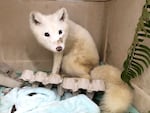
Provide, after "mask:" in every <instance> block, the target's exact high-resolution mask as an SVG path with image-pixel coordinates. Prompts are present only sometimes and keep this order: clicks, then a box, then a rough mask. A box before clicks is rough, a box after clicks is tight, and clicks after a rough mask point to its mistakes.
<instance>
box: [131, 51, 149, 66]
mask: <svg viewBox="0 0 150 113" xmlns="http://www.w3.org/2000/svg"><path fill="white" fill-rule="evenodd" d="M134 55H135V56H140V57H143V58H144V59H145V60H146V61H147V62H148V64H150V58H149V57H147V56H146V55H144V54H142V53H134Z"/></svg>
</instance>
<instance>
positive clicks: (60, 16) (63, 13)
mask: <svg viewBox="0 0 150 113" xmlns="http://www.w3.org/2000/svg"><path fill="white" fill-rule="evenodd" d="M57 14H58V19H59V21H66V20H67V19H68V13H67V10H66V8H61V9H60V10H58V11H57Z"/></svg>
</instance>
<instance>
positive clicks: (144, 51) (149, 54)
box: [135, 48, 150, 57]
mask: <svg viewBox="0 0 150 113" xmlns="http://www.w3.org/2000/svg"><path fill="white" fill-rule="evenodd" d="M135 51H137V52H143V53H145V54H147V55H148V57H150V53H149V51H147V50H146V49H143V48H135Z"/></svg>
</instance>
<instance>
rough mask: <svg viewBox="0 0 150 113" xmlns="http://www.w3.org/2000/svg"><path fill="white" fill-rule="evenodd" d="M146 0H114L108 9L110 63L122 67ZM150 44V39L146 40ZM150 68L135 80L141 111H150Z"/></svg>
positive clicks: (136, 95) (136, 103)
mask: <svg viewBox="0 0 150 113" xmlns="http://www.w3.org/2000/svg"><path fill="white" fill-rule="evenodd" d="M144 3H145V0H113V1H111V2H108V3H107V5H106V9H107V14H108V15H107V22H108V27H107V31H108V32H107V33H108V34H107V36H108V37H107V38H108V46H107V58H106V61H107V62H108V63H109V64H112V65H115V66H117V67H119V68H121V69H122V65H123V62H124V60H125V58H126V56H127V51H128V49H129V47H130V45H131V43H132V40H133V36H134V33H135V29H136V25H137V23H138V19H139V17H140V16H141V12H142V7H143V5H144ZM146 44H147V45H148V46H150V40H147V41H146ZM149 78H150V68H149V69H148V70H147V71H145V73H144V74H143V75H142V76H140V77H139V78H136V79H135V80H134V87H135V89H134V99H133V101H134V105H135V106H136V107H137V109H138V110H139V111H140V113H148V111H150V108H149V106H150V87H149V83H150V79H149Z"/></svg>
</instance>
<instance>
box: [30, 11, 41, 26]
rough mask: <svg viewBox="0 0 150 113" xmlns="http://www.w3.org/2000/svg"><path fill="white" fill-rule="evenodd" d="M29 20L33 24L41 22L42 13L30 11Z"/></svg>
mask: <svg viewBox="0 0 150 113" xmlns="http://www.w3.org/2000/svg"><path fill="white" fill-rule="evenodd" d="M30 22H31V23H34V24H35V25H40V24H41V23H42V15H41V13H39V12H31V13H30Z"/></svg>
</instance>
